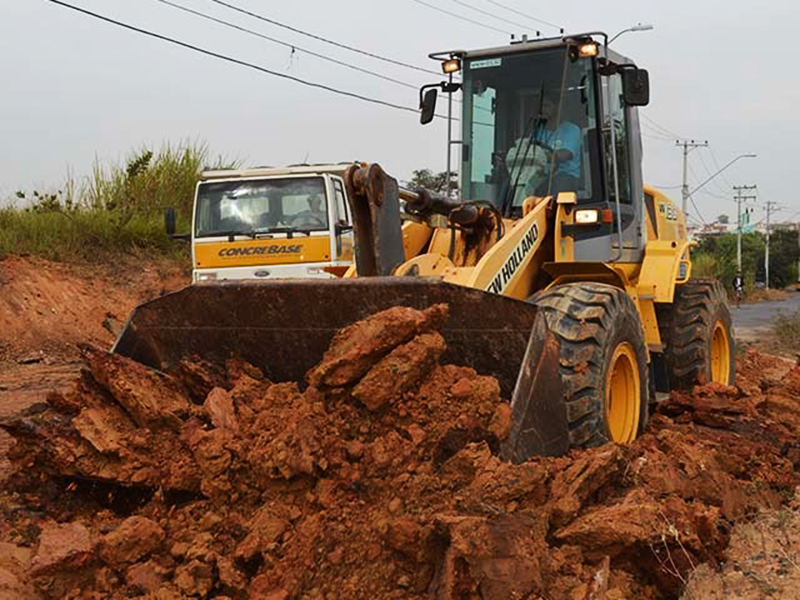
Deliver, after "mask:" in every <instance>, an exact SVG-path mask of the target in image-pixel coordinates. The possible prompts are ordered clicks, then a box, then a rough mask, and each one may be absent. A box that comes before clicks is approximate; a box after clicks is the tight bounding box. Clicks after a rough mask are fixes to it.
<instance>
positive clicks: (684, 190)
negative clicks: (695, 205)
mask: <svg viewBox="0 0 800 600" xmlns="http://www.w3.org/2000/svg"><path fill="white" fill-rule="evenodd" d="M675 145H676V146H678V147H682V148H683V185H681V196H682V198H683V202H682V203H681V208H683V214H684V215H687V216H688V214H689V212H688V208H689V181H688V179H687V172H686V171H687V169H688V167H689V152H691V151H692V150H694V149H695V148H705V147H707V146H708V141H703V142H695V141H694V140H675Z"/></svg>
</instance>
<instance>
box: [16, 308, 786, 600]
mask: <svg viewBox="0 0 800 600" xmlns="http://www.w3.org/2000/svg"><path fill="white" fill-rule="evenodd" d="M445 311H446V307H444V306H437V307H433V308H432V309H429V310H428V311H424V312H420V311H416V310H411V309H405V308H402V309H392V310H390V311H385V312H384V313H380V314H378V315H375V316H374V317H371V318H370V319H368V320H366V321H364V322H361V323H358V324H356V325H354V326H352V327H350V328H348V329H346V330H343V331H342V332H340V334H339V335H338V336H337V337H336V338H335V340H334V342H333V344H332V346H331V349H330V350H329V352H328V353H327V354H326V355H325V357H324V358H323V359H322V362H321V363H320V364H319V365H317V366H316V367H315V368H314V369H312V370H311V371H310V372H309V375H308V377H307V379H308V382H310V383H312V384H313V385H306V384H307V383H308V382H302V383H273V382H270V381H267V380H266V379H264V377H263V375H262V374H261V373H260V372H259V371H258V370H257V369H255V368H254V367H252V366H251V365H247V364H245V363H242V362H240V361H237V360H230V361H228V362H227V363H226V364H225V365H212V364H206V363H204V362H203V361H202V360H200V359H197V360H191V361H186V362H184V363H182V364H181V365H179V366H178V367H177V368H175V369H174V370H173V371H172V372H171V373H167V374H164V373H157V372H154V371H151V370H149V369H147V368H145V367H143V366H141V365H139V364H137V363H134V362H131V361H130V360H128V359H125V358H123V357H120V356H113V355H109V354H107V353H105V352H101V351H98V350H95V349H91V348H84V350H83V352H84V355H85V357H86V361H87V364H88V368H87V369H86V370H85V371H84V372H83V373H82V376H81V378H80V379H79V380H78V381H76V382H75V383H74V384H73V387H72V389H71V390H70V391H68V392H66V393H64V394H52V395H51V396H50V397H49V398H48V404H47V406H44V407H36V408H35V409H32V410H30V411H28V413H26V414H24V415H22V416H20V417H19V418H16V419H14V420H11V421H6V422H4V423H3V428H5V429H6V430H7V431H9V432H10V433H11V434H12V435H13V436H14V437H15V438H16V445H15V446H14V447H13V448H11V450H10V451H9V456H10V459H11V461H12V463H13V465H14V466H15V467H16V469H17V472H16V474H15V475H13V477H12V478H11V479H10V481H9V482H8V486H7V487H8V488H10V489H13V490H14V491H13V493H12V492H7V493H4V494H0V509H2V511H3V514H4V516H5V520H4V521H3V523H4V524H2V525H0V540H3V541H4V542H6V546H0V553H3V552H5V553H6V554H10V553H12V552H15V553H17V554H20V553H22V554H25V556H27V559H26V560H20V561H17V563H15V564H16V565H17V566H16V567H15V569H6V573H8V577H7V581H6V580H3V579H2V577H0V590H2V589H3V587H2V586H3V585H6V586H7V587H6V589H12V588H11V586H16V587H15V588H14V589H18V590H21V591H19V592H18V593H19V594H22V593H23V592H24V593H32V592H31V590H35V593H37V594H39V595H40V596H42V597H47V598H60V597H68V598H77V597H89V596H90V595H91V594H97V597H110V598H113V597H120V598H122V597H135V596H146V595H147V594H151V596H149V597H153V598H180V597H201V598H215V597H228V598H270V599H289V598H328V599H333V598H429V597H434V598H443V599H444V598H447V599H450V598H497V599H507V598H537V597H540V596H544V597H552V598H575V599H588V598H608V599H612V598H620V599H622V598H634V597H635V598H659V597H678V595H679V594H680V592H681V590H682V587H683V584H684V581H686V580H687V579H688V576H689V573H690V572H691V570H692V569H693V568H694V567H695V566H696V565H699V564H701V563H704V562H710V563H711V564H715V563H716V562H718V561H719V560H721V559H722V558H723V556H724V551H725V548H726V547H727V545H728V542H729V539H730V532H731V529H732V526H733V523H734V522H735V521H737V520H741V519H744V518H746V517H747V516H748V515H750V514H753V513H755V512H756V511H757V510H759V509H761V508H762V507H774V508H776V507H779V506H780V505H781V502H782V500H784V499H785V498H788V497H790V496H791V494H792V492H793V490H794V488H795V486H796V485H797V484H798V483H799V482H800V481H799V480H798V477H797V475H796V471H795V466H796V462H797V461H798V460H800V447H798V446H797V444H796V440H797V438H798V432H800V403H798V400H797V395H796V393H795V390H796V389H800V387H795V386H798V385H800V369H798V368H794V369H792V370H791V371H789V372H788V373H785V371H786V368H785V367H783V371H784V373H783V374H782V375H779V373H780V369H779V365H778V364H774V365H772V366H771V368H773V371H772V375H773V376H776V378H774V379H773V378H765V377H767V376H768V375H769V372H770V368H768V365H767V364H766V363H767V362H768V359H765V358H763V357H761V356H760V355H757V354H751V355H748V356H747V357H745V358H744V360H743V362H742V368H741V372H742V373H743V374H744V375H743V377H742V378H741V379H740V381H739V386H738V387H736V388H726V387H722V386H716V385H710V386H705V387H703V388H699V389H698V390H696V393H694V394H692V395H686V394H673V396H672V397H671V399H670V400H669V401H668V402H666V403H664V404H663V405H662V406H661V407H660V408H659V411H658V414H656V415H655V416H654V417H653V419H652V421H651V424H650V426H649V429H648V433H647V434H646V435H644V436H642V437H641V438H640V439H639V440H638V441H637V442H636V443H635V444H632V445H631V446H628V447H621V446H616V445H613V444H609V445H606V446H603V447H601V448H596V449H592V450H586V451H576V452H573V453H572V454H570V455H569V456H566V457H560V458H538V459H534V460H531V461H529V462H526V463H524V464H521V465H513V464H510V463H507V462H504V461H502V460H500V458H499V453H500V448H501V446H502V444H503V442H504V440H505V439H506V438H507V436H508V432H509V429H510V409H509V406H508V404H507V403H505V402H504V401H503V400H502V399H501V397H500V388H499V386H498V384H497V381H496V380H494V379H493V378H491V377H485V376H481V375H479V374H477V373H475V372H474V371H473V370H471V369H468V368H464V367H458V366H453V365H440V364H439V363H438V359H439V357H440V356H441V354H442V350H443V347H444V346H443V340H442V338H441V336H439V335H438V333H437V332H436V329H437V328H438V327H439V326H440V325H441V322H442V320H443V318H444V316H445ZM3 548H5V550H4V549H3ZM23 558H24V557H23ZM3 560H4V559H3V557H2V554H0V567H2V566H3V564H5V563H4V562H3ZM9 561H10V559H9ZM2 575H3V572H2V571H0V576H2ZM4 581H6V583H3V582H4Z"/></svg>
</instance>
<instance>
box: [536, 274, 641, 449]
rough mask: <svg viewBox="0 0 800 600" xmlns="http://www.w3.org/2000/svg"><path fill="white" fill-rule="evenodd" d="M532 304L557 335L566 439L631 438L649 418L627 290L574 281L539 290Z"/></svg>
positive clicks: (584, 442)
mask: <svg viewBox="0 0 800 600" xmlns="http://www.w3.org/2000/svg"><path fill="white" fill-rule="evenodd" d="M536 305H537V306H538V307H539V308H540V309H541V310H542V311H543V312H544V315H545V319H546V321H547V327H548V329H549V330H550V331H551V332H552V333H553V334H555V336H556V338H557V339H558V341H559V353H560V357H559V358H560V373H561V384H562V389H563V391H564V403H565V406H566V413H567V422H568V426H569V440H570V445H571V446H573V447H593V446H599V445H601V444H604V443H606V442H608V441H614V442H618V443H621V444H627V443H630V442H632V441H633V440H634V439H636V436H637V435H638V434H639V432H641V431H642V429H643V428H644V425H645V423H646V422H647V415H648V402H647V394H648V381H647V377H648V371H647V351H646V348H645V342H644V331H643V330H642V324H641V319H640V318H639V312H638V311H637V309H636V306H635V304H634V303H633V301H632V300H631V298H630V296H628V294H626V293H625V292H624V291H623V290H621V289H619V288H616V287H613V286H610V285H605V284H601V283H574V284H567V285H562V286H558V287H556V288H554V289H552V290H550V291H548V292H546V293H545V294H543V295H541V296H539V297H538V298H537V300H536Z"/></svg>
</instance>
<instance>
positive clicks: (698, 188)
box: [687, 154, 758, 198]
mask: <svg viewBox="0 0 800 600" xmlns="http://www.w3.org/2000/svg"><path fill="white" fill-rule="evenodd" d="M757 156H758V155H757V154H740V155H739V156H737V157H736V158H734V159H733V160H732V161H731V162H729V163H728V164H727V165H725V166H724V167H722V168H721V169H720V170H719V171H717V172H716V173H714V174H713V175H712V176H711V177H709V178H708V179H706V180H705V181H704V182H703V183H701V184H700V185H698V186H697V187H696V188H694V189H693V190H692V191H691V192H689V194H688V195H687V198H690V197H691V196H692V195H693V194H694V193H695V192H697V191H699V190H700V188H702V187H703V186H704V185H705V184H707V183H708V182H709V181H711V180H712V179H714V177H716V176H717V175H719V174H720V173H722V172H723V171H724V170H725V169H727V168H728V167H730V166H731V165H732V164H733V163H735V162H736V161H737V160H739V159H740V158H756V157H757Z"/></svg>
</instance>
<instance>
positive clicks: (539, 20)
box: [486, 0, 564, 31]
mask: <svg viewBox="0 0 800 600" xmlns="http://www.w3.org/2000/svg"><path fill="white" fill-rule="evenodd" d="M486 1H487V2H488V3H489V4H494V5H495V6H499V7H500V8H505V9H506V10H508V11H511V12H513V13H514V14H517V15H519V16H521V17H525V18H526V19H530V20H531V21H535V22H536V23H541V24H542V25H549V26H550V27H555V28H556V29H559V30H561V31H563V30H564V28H563V27H559V26H558V25H556V24H555V23H550V22H549V21H544V20H543V19H537V18H536V17H532V16H531V15H528V14H525V13H524V12H521V11H519V10H516V9H515V8H511V7H510V6H506V5H505V4H500V3H499V2H495V0H486Z"/></svg>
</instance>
